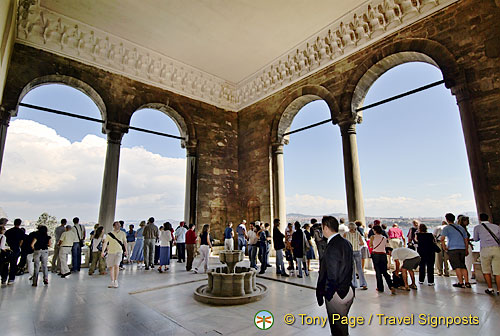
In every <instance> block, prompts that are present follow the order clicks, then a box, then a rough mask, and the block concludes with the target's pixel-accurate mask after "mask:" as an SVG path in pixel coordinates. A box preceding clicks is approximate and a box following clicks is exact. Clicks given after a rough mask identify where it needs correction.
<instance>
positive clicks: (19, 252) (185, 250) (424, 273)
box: [0, 213, 500, 294]
mask: <svg viewBox="0 0 500 336" xmlns="http://www.w3.org/2000/svg"><path fill="white" fill-rule="evenodd" d="M445 218H446V221H443V223H442V225H441V226H438V227H437V228H435V229H434V231H433V232H432V233H431V232H428V228H427V226H426V225H425V224H421V223H419V221H418V220H414V221H413V226H412V227H411V228H410V229H409V230H408V232H407V234H406V235H405V234H404V233H403V230H402V229H401V228H399V226H398V224H393V225H392V227H391V228H389V229H387V226H386V225H385V224H383V223H381V222H380V221H379V220H375V221H374V222H373V224H369V225H368V228H365V225H364V224H363V223H362V222H361V221H356V222H351V223H348V224H346V222H345V220H344V219H343V218H340V221H339V225H338V234H339V235H340V236H341V237H343V238H344V239H345V240H347V241H348V242H349V246H350V247H351V250H352V254H353V272H352V280H351V283H352V286H353V287H354V288H360V289H361V290H366V289H368V284H367V281H366V278H365V264H366V260H368V259H371V261H372V264H373V268H374V270H375V275H376V290H377V291H378V292H383V291H384V281H385V284H386V285H387V287H388V288H389V290H390V291H391V293H393V294H395V293H396V289H397V288H400V289H403V290H406V291H410V290H412V289H413V290H417V288H418V287H417V283H416V279H415V273H414V271H415V270H416V269H417V268H419V274H418V282H419V284H420V285H422V284H424V282H425V281H426V279H427V284H428V285H429V286H434V269H435V267H436V268H437V273H438V276H445V277H447V276H450V273H449V267H448V263H449V264H450V265H451V268H452V269H453V270H454V271H455V273H456V276H457V281H456V283H454V284H453V286H454V287H458V288H471V283H470V280H469V279H470V278H473V277H474V273H473V270H472V264H473V257H472V244H471V242H472V241H479V242H480V244H481V245H480V246H481V251H480V256H481V265H482V272H483V274H484V278H485V280H486V282H487V285H488V288H487V289H486V293H488V294H494V293H495V291H494V290H493V284H492V283H493V281H495V282H496V285H497V292H496V293H497V294H498V293H499V291H500V246H499V237H500V228H499V226H498V225H496V224H493V223H490V222H489V221H488V217H487V215H485V214H481V215H480V222H481V223H480V225H477V226H476V227H475V228H474V234H473V236H472V237H471V235H470V234H469V233H468V230H467V226H468V225H469V218H468V217H467V216H462V215H460V216H458V218H457V220H455V216H454V215H453V214H450V213H449V214H446V216H445ZM72 222H73V224H72V225H69V224H68V223H67V220H66V219H62V220H61V222H60V226H58V227H57V228H56V229H55V230H54V232H53V233H52V232H51V233H49V232H48V230H47V227H46V226H43V225H41V226H39V227H38V228H37V230H36V231H34V232H32V233H29V234H26V232H25V230H24V228H22V227H21V224H22V221H21V219H16V220H15V221H14V227H13V228H11V229H9V230H6V228H5V224H6V220H5V219H1V220H0V249H1V255H0V274H1V280H2V284H12V283H14V281H15V277H16V276H19V275H22V274H24V272H25V269H27V272H28V273H29V276H30V280H31V281H32V285H33V286H37V285H38V278H39V273H40V272H39V271H38V270H41V271H42V274H43V283H44V284H48V259H49V247H50V246H52V243H53V246H54V253H53V257H52V262H51V265H52V266H51V271H52V272H53V273H58V274H59V275H60V276H61V277H62V278H65V277H68V276H69V275H70V274H71V273H72V272H73V273H74V272H79V271H80V269H81V260H82V258H81V257H82V247H83V246H84V244H85V241H86V238H87V235H86V230H85V227H84V226H83V225H82V224H80V223H79V222H80V221H79V219H78V218H77V217H75V218H73V221H72ZM124 226H125V223H124V222H123V221H117V222H114V223H113V230H112V231H111V232H107V233H106V232H104V228H103V227H102V226H99V224H96V225H95V227H94V230H93V231H91V232H90V234H89V242H90V244H89V251H90V253H89V258H90V259H89V270H88V274H89V275H93V274H94V273H95V271H96V270H98V271H99V274H101V275H105V274H109V275H110V278H111V283H110V285H109V287H113V288H116V287H118V274H119V271H120V270H123V269H124V264H125V263H126V264H136V265H137V268H138V269H144V270H146V271H147V270H152V269H156V270H157V271H158V272H160V273H164V272H168V271H169V269H170V262H171V259H172V254H173V247H174V245H175V247H176V250H177V252H176V257H177V262H178V263H186V266H185V268H186V270H187V271H193V272H195V273H205V272H207V271H208V269H209V257H210V251H211V249H212V244H213V238H212V236H211V235H210V226H209V225H208V224H206V225H204V226H203V227H202V229H201V232H200V233H199V234H197V233H196V232H195V225H193V224H191V225H189V227H186V225H185V223H184V222H180V224H179V225H178V226H177V228H175V230H174V228H173V226H172V225H171V223H169V222H166V223H164V224H163V225H161V226H160V227H158V226H157V225H156V224H155V219H154V218H153V217H151V218H149V219H148V221H142V222H141V223H140V224H139V228H138V229H137V230H135V226H134V225H129V226H128V230H126V229H125V228H124ZM49 234H51V235H49ZM223 235H224V237H223V238H224V239H223V243H224V249H226V250H233V249H235V248H237V249H239V250H242V251H243V253H244V254H248V258H249V262H250V267H251V268H254V269H256V270H259V273H260V274H264V273H266V271H267V270H268V268H270V267H271V264H270V262H269V255H270V249H271V247H273V248H274V252H275V255H276V266H275V272H276V274H277V275H279V276H283V277H288V276H290V275H293V276H296V277H298V278H302V277H303V276H304V275H305V276H309V274H310V272H311V271H312V269H311V260H314V259H319V260H321V259H322V258H323V256H324V253H325V249H326V248H327V239H326V238H325V236H324V234H323V226H322V225H321V223H318V222H317V220H316V219H314V218H313V219H311V221H310V223H306V224H303V225H302V224H301V223H299V222H295V223H293V224H292V223H288V225H287V226H286V228H285V230H284V232H281V229H280V220H279V219H275V220H274V222H273V229H272V232H271V225H270V224H269V223H261V222H260V221H255V222H251V223H248V224H247V222H246V220H243V221H242V222H241V223H240V224H239V225H238V226H237V227H236V228H234V227H233V223H231V222H229V223H228V225H227V227H226V228H225V230H224V233H223ZM235 243H236V246H235ZM198 245H199V249H198V248H197V247H198ZM197 253H198V254H199V255H200V258H199V260H198V262H197V264H196V265H195V267H193V261H194V258H195V256H196V254H197ZM69 256H71V269H70V268H69V266H68V258H69ZM285 262H286V264H287V265H286V266H285ZM259 264H260V265H259ZM35 270H36V271H35ZM391 270H393V272H392V275H391V274H389V273H390V272H391ZM492 275H493V276H492Z"/></svg>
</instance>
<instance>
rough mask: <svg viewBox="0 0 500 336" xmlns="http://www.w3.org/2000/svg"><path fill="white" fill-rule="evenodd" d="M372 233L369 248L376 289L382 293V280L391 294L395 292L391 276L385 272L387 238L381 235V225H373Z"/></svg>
mask: <svg viewBox="0 0 500 336" xmlns="http://www.w3.org/2000/svg"><path fill="white" fill-rule="evenodd" d="M373 233H374V235H373V236H371V237H370V248H371V256H372V262H373V268H375V277H376V278H377V291H378V292H379V293H382V292H383V291H384V281H383V279H382V277H383V278H384V279H385V282H386V283H387V287H389V289H390V290H391V293H392V294H396V289H395V288H394V287H393V284H392V279H391V276H390V275H389V274H388V273H387V253H386V250H385V248H386V247H387V238H386V237H384V236H383V235H382V227H381V226H380V225H374V226H373Z"/></svg>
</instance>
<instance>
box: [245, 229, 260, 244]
mask: <svg viewBox="0 0 500 336" xmlns="http://www.w3.org/2000/svg"><path fill="white" fill-rule="evenodd" d="M258 240H259V237H258V236H257V234H256V233H255V231H254V230H250V231H248V243H249V244H250V245H255V244H257V241H258Z"/></svg>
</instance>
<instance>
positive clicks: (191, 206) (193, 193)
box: [184, 145, 198, 225]
mask: <svg viewBox="0 0 500 336" xmlns="http://www.w3.org/2000/svg"><path fill="white" fill-rule="evenodd" d="M186 152H187V155H186V195H185V201H184V221H185V222H186V225H189V224H196V200H197V186H198V170H197V165H196V164H197V162H196V161H197V155H196V146H195V145H194V146H187V147H186Z"/></svg>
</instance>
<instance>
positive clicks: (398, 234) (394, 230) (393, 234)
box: [388, 227, 403, 239]
mask: <svg viewBox="0 0 500 336" xmlns="http://www.w3.org/2000/svg"><path fill="white" fill-rule="evenodd" d="M388 234H389V238H391V239H394V238H400V239H401V238H403V230H401V229H400V228H398V227H391V228H390V229H389V231H388Z"/></svg>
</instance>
